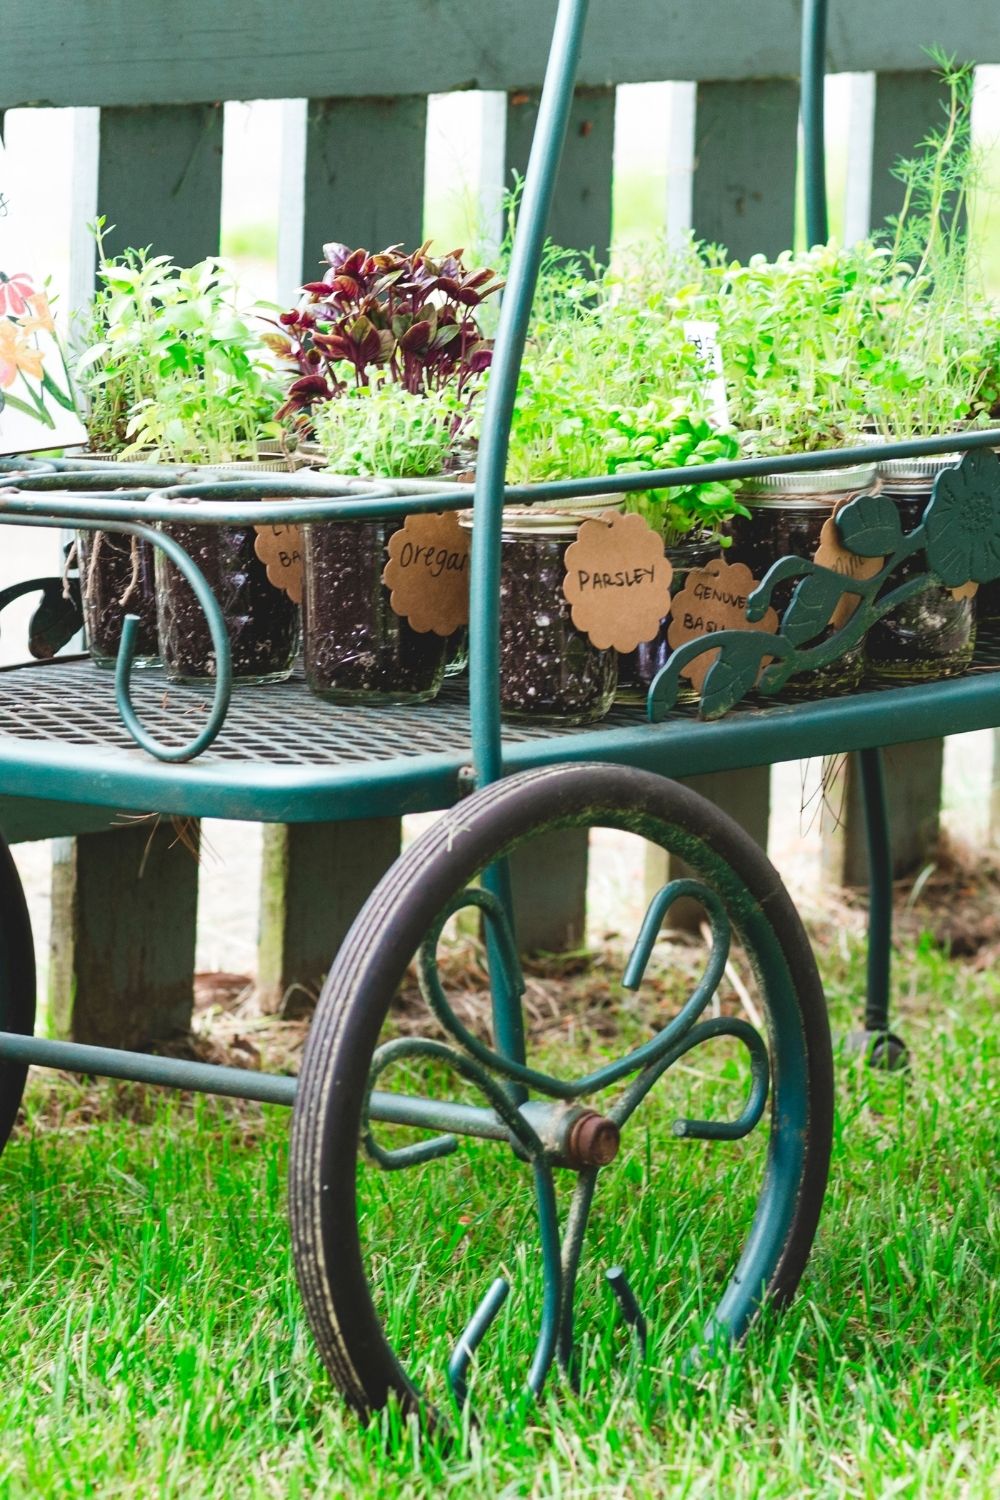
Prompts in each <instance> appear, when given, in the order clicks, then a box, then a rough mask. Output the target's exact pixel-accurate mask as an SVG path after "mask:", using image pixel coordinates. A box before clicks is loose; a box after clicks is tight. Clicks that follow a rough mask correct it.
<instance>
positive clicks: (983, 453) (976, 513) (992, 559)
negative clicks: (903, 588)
mask: <svg viewBox="0 0 1000 1500" xmlns="http://www.w3.org/2000/svg"><path fill="white" fill-rule="evenodd" d="M923 527H924V533H925V545H926V549H927V561H928V564H929V565H930V569H931V571H932V572H933V573H936V574H937V576H938V578H940V580H941V582H942V583H943V584H946V585H947V587H948V588H958V587H960V586H961V585H962V584H964V583H969V582H973V581H974V582H976V583H992V582H993V580H994V579H995V578H1000V459H998V458H997V456H996V454H995V453H993V452H991V451H989V450H987V449H985V448H979V449H977V450H976V451H975V452H973V453H970V454H968V455H967V457H966V458H965V459H964V460H963V462H962V463H961V464H960V465H959V466H958V467H957V468H954V469H945V470H944V471H943V473H941V474H939V475H938V478H937V481H936V483H935V485H934V496H933V498H932V500H931V502H930V504H929V505H928V507H927V510H926V511H925V513H924V520H923Z"/></svg>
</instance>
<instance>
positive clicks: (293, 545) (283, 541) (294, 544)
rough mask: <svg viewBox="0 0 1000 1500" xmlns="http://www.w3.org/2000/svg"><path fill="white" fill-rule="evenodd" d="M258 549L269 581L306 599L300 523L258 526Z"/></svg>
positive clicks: (298, 599) (294, 598)
mask: <svg viewBox="0 0 1000 1500" xmlns="http://www.w3.org/2000/svg"><path fill="white" fill-rule="evenodd" d="M254 531H256V533H257V538H256V540H255V542H254V544H253V546H254V551H255V552H256V554H257V556H258V557H259V558H260V560H261V562H262V563H263V564H264V566H265V568H266V569H267V581H268V583H273V584H274V587H275V588H276V589H281V590H282V591H283V592H284V593H286V594H287V595H288V597H289V599H291V600H292V602H293V604H301V603H302V532H301V530H300V528H299V527H298V526H255V527H254Z"/></svg>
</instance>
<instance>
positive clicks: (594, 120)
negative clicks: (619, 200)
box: [506, 88, 615, 262]
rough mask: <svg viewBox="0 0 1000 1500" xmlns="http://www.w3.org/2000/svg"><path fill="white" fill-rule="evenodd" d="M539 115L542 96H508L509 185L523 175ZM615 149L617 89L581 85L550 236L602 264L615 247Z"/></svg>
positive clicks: (527, 92) (523, 93) (575, 99)
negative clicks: (613, 174) (612, 222)
mask: <svg viewBox="0 0 1000 1500" xmlns="http://www.w3.org/2000/svg"><path fill="white" fill-rule="evenodd" d="M537 115H538V94H537V93H536V92H534V91H530V90H521V91H520V92H515V93H512V94H510V95H509V96H508V99H507V149H506V162H507V173H506V186H507V187H510V186H512V184H513V181H514V174H517V176H519V177H520V176H523V175H524V172H525V169H526V167H527V165H528V153H529V151H530V150H531V138H532V134H533V132H534V129H535V120H536V118H537ZM614 147H615V91H614V89H613V88H603V89H577V91H576V93H575V94H574V96H573V108H572V112H571V114H570V121H569V128H568V130H567V132H566V146H565V149H564V152H563V158H562V164H561V166H560V168H559V178H558V181H557V183H556V190H555V196H554V199H553V203H552V214H551V217H550V219H549V234H550V235H551V237H552V239H553V240H554V241H555V243H556V244H557V245H563V246H565V247H566V249H568V250H582V251H585V252H586V251H590V250H593V251H594V252H595V253H596V255H597V259H598V260H599V261H601V262H604V261H606V260H607V256H608V250H609V247H610V245H611V179H612V173H613V167H614Z"/></svg>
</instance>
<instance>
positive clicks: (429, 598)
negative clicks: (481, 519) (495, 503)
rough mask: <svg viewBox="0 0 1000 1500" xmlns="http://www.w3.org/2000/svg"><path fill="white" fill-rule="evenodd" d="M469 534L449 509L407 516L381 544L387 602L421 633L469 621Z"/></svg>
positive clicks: (442, 632)
mask: <svg viewBox="0 0 1000 1500" xmlns="http://www.w3.org/2000/svg"><path fill="white" fill-rule="evenodd" d="M471 541H472V538H471V535H470V532H469V530H468V528H467V527H465V526H462V525H460V524H459V520H458V517H457V515H456V514H455V512H454V511H453V510H449V511H445V513H444V514H443V515H429V516H407V518H406V521H405V522H404V524H403V526H402V527H401V529H400V530H399V531H396V532H394V533H393V535H392V536H391V537H390V538H389V541H388V543H387V545H386V551H387V552H388V554H389V561H388V562H387V563H386V565H385V567H384V569H383V570H382V582H383V583H384V584H385V586H386V588H387V589H389V590H390V594H389V603H390V604H391V605H392V608H393V609H394V610H395V612H396V614H397V615H401V616H402V617H403V619H404V620H407V621H408V622H409V624H410V626H411V628H412V629H413V630H416V631H417V632H418V633H419V634H421V635H426V634H428V633H429V632H433V633H434V635H442V636H449V635H453V634H454V632H455V631H456V630H458V629H459V628H460V627H461V626H462V625H467V624H468V623H469V550H470V546H471Z"/></svg>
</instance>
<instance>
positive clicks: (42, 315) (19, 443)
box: [0, 141, 85, 454]
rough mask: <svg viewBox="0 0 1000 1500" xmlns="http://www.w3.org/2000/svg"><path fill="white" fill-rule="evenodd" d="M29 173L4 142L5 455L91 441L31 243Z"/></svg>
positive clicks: (0, 308)
mask: <svg viewBox="0 0 1000 1500" xmlns="http://www.w3.org/2000/svg"><path fill="white" fill-rule="evenodd" d="M23 175H24V174H21V173H19V172H18V167H17V163H16V161H14V160H12V158H11V155H10V154H9V153H8V152H7V151H6V150H5V148H4V146H3V143H2V141H0V202H2V204H3V210H2V212H0V454H10V453H33V452H37V451H39V450H40V449H47V448H63V447H66V446H68V445H70V444H75V443H81V442H83V441H84V440H85V432H84V428H83V424H82V422H81V421H80V418H79V416H78V415H77V410H76V402H75V399H74V393H73V387H72V383H71V381H70V377H69V372H68V370H67V368H66V360H65V357H64V353H63V348H62V345H61V343H60V342H59V337H58V334H57V331H56V324H55V320H54V319H53V315H52V308H51V306H50V302H49V295H48V292H47V290H46V286H45V282H44V280H43V278H42V275H41V274H40V269H41V268H40V265H39V261H38V258H37V252H36V251H35V249H34V247H33V245H32V241H31V210H30V200H29V196H28V193H27V192H26V191H24V186H26V184H22V177H23Z"/></svg>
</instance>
